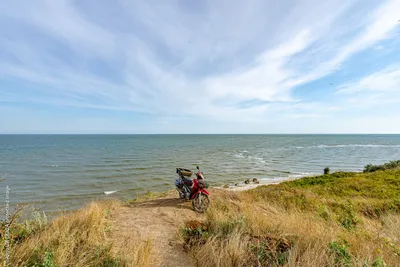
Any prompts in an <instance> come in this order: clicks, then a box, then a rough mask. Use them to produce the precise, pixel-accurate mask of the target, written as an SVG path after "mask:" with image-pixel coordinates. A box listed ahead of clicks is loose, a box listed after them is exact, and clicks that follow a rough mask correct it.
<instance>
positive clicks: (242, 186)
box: [213, 174, 319, 192]
mask: <svg viewBox="0 0 400 267" xmlns="http://www.w3.org/2000/svg"><path fill="white" fill-rule="evenodd" d="M317 175H319V174H310V175H304V176H300V177H282V178H273V179H265V180H260V181H259V183H253V182H251V183H249V184H245V183H238V185H228V187H224V186H216V187H213V188H217V189H224V190H228V191H234V192H239V191H246V190H251V189H254V188H257V187H259V186H264V185H274V184H280V183H284V182H289V181H293V180H298V179H302V178H305V177H314V176H317Z"/></svg>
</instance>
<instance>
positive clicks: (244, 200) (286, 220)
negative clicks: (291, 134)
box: [0, 170, 400, 267]
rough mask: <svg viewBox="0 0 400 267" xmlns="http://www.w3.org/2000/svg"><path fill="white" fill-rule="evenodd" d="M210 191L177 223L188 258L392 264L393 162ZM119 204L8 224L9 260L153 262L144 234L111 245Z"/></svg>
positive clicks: (395, 236)
mask: <svg viewBox="0 0 400 267" xmlns="http://www.w3.org/2000/svg"><path fill="white" fill-rule="evenodd" d="M152 197H153V196H152V195H151V194H148V195H146V196H144V197H143V199H142V201H146V199H147V198H152ZM211 197H212V207H211V208H210V209H209V211H208V212H207V213H206V218H207V219H206V221H204V222H199V221H190V222H188V223H187V225H186V227H184V228H183V229H182V237H183V240H184V242H185V248H186V249H187V251H188V253H189V254H190V255H191V257H192V259H193V263H194V264H195V265H197V266H257V265H259V266H277V265H281V266H375V267H376V266H385V265H384V262H385V263H386V264H388V265H389V266H400V264H399V262H400V256H399V255H400V231H399V229H400V170H387V171H377V172H374V173H334V174H330V175H323V176H318V177H310V178H303V179H300V180H296V181H291V182H286V183H282V184H279V185H271V186H262V187H258V188H256V189H253V190H250V191H247V192H231V191H225V190H214V191H213V192H212V196H211ZM119 205H121V204H120V203H118V202H97V203H92V204H90V205H88V206H87V207H85V208H83V209H81V210H79V211H77V212H73V213H68V214H63V215H60V216H59V217H57V218H56V219H54V220H53V221H51V222H49V223H47V222H46V220H45V218H43V217H42V216H37V217H36V219H35V220H32V221H29V222H25V223H23V224H15V223H14V224H13V226H12V229H11V240H12V251H11V255H12V258H11V260H12V264H11V266H18V265H19V266H150V265H152V264H153V263H154V262H155V261H154V259H152V253H151V245H150V244H149V242H147V243H145V244H142V245H140V246H138V245H137V244H135V242H134V241H135V240H130V242H131V244H127V245H126V246H125V247H122V248H119V249H116V248H115V246H113V243H112V242H111V241H110V240H111V239H110V236H109V232H110V228H111V227H112V225H110V219H109V218H110V217H109V216H112V214H113V211H114V210H115V209H117V208H118V207H119ZM1 229H3V230H4V225H3V227H2V228H1ZM1 229H0V230H1ZM0 234H1V235H2V239H1V241H2V242H1V243H0V250H1V251H0V252H1V254H0V260H1V261H3V260H4V238H3V236H4V232H0ZM2 257H3V258H2Z"/></svg>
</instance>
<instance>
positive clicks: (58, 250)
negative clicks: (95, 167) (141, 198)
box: [0, 201, 153, 267]
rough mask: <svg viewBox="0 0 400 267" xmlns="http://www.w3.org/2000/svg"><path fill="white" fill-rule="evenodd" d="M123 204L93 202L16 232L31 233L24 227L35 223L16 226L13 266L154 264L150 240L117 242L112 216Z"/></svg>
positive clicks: (13, 239)
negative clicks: (116, 244) (113, 237)
mask: <svg viewBox="0 0 400 267" xmlns="http://www.w3.org/2000/svg"><path fill="white" fill-rule="evenodd" d="M119 205H120V203H119V202H117V201H107V202H93V203H91V204H89V205H88V206H87V207H85V208H82V209H80V210H78V211H76V212H72V213H65V214H61V215H60V216H58V217H57V218H55V219H54V220H52V221H51V222H50V223H47V224H45V225H43V224H42V225H41V226H40V227H39V226H38V225H37V224H35V225H36V227H37V229H36V231H30V232H29V231H28V234H24V236H22V237H21V238H16V237H17V236H16V235H17V234H20V235H21V233H27V232H26V231H25V230H26V229H25V228H24V227H26V226H27V225H31V224H30V223H21V224H19V226H18V227H17V226H15V229H17V228H18V231H17V230H16V231H15V234H14V236H13V237H12V241H13V245H12V249H11V266H49V267H50V266H153V263H152V261H151V257H150V255H151V243H150V242H147V243H145V244H141V245H136V244H134V243H133V240H131V241H129V242H127V243H126V244H125V246H121V249H116V248H115V247H114V246H113V243H112V241H111V239H110V238H109V233H110V229H111V227H112V225H111V223H110V220H109V218H110V216H112V212H113V210H114V209H115V208H117V207H118V206H119ZM21 229H22V230H24V231H21ZM3 249H4V248H3ZM1 255H2V257H4V250H3V251H2V254H1ZM0 260H2V261H4V259H3V258H0Z"/></svg>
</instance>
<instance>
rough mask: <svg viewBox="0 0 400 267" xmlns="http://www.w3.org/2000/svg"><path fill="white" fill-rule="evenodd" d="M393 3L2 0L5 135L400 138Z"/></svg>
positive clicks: (0, 115)
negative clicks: (337, 135) (384, 135)
mask: <svg viewBox="0 0 400 267" xmlns="http://www.w3.org/2000/svg"><path fill="white" fill-rule="evenodd" d="M399 11H400V1H399V0H368V1H365V0H347V1H337V0H326V1H318V0H304V1H302V0H291V1H289V0H282V1H275V0H249V1H245V2H244V1H225V0H209V1H206V0H204V1H190V0H171V1H139V0H137V1H129V0H126V1H122V0H121V1H116V0H115V1H108V0H82V1H77V0H76V1H67V0H58V1H53V0H46V1H42V0H37V1H26V0H25V1H20V0H15V1H7V2H6V3H3V4H2V7H1V9H0V133H400V22H399V20H400V12H399Z"/></svg>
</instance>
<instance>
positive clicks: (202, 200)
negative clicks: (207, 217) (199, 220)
mask: <svg viewBox="0 0 400 267" xmlns="http://www.w3.org/2000/svg"><path fill="white" fill-rule="evenodd" d="M192 206H193V209H194V210H195V211H197V212H200V213H203V212H205V211H206V210H207V209H208V206H210V199H209V198H208V196H207V195H205V194H198V195H197V196H195V197H194V199H193V200H192Z"/></svg>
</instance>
